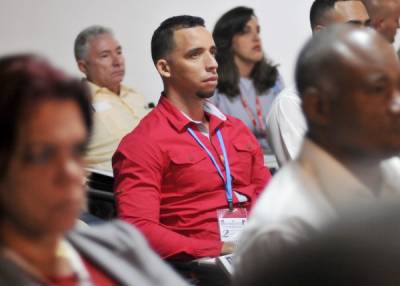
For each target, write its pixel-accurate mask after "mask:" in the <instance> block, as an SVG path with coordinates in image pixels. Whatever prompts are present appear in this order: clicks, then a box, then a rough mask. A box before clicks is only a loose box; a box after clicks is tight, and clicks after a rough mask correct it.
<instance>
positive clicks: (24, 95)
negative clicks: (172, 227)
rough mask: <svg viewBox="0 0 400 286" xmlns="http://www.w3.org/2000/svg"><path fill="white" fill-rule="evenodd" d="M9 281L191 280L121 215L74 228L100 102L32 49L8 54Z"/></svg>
mask: <svg viewBox="0 0 400 286" xmlns="http://www.w3.org/2000/svg"><path fill="white" fill-rule="evenodd" d="M0 82H1V85H0V130H1V131H2V139H1V140H0V269H1V271H0V285H184V282H182V281H181V280H180V279H179V277H177V276H176V274H175V273H173V272H172V271H171V270H170V269H169V268H168V267H167V266H166V265H164V263H163V262H162V261H161V260H160V259H159V258H158V257H157V256H156V255H155V254H153V252H152V251H151V250H150V249H149V248H148V246H147V244H146V243H145V241H144V240H143V238H142V237H141V236H140V235H139V234H138V233H137V232H136V231H135V230H134V229H132V228H131V227H130V226H128V225H125V224H123V223H121V222H117V223H111V224H104V225H101V226H99V227H95V228H87V229H84V230H73V231H70V230H71V229H72V228H73V227H74V225H75V223H76V220H77V217H78V215H79V213H80V210H81V208H82V206H83V204H84V202H85V191H84V187H83V181H84V168H83V163H82V162H83V155H84V151H85V147H86V145H87V142H88V138H89V134H90V131H91V129H92V117H91V104H90V102H89V96H88V94H87V92H86V89H85V88H84V87H83V86H82V84H81V82H80V81H77V80H74V79H71V78H69V77H67V76H66V75H65V74H63V73H62V72H60V71H59V70H56V69H55V68H53V67H52V66H51V65H50V64H48V63H47V62H45V61H44V60H43V59H40V58H37V57H34V56H31V55H19V56H9V57H5V58H1V59H0Z"/></svg>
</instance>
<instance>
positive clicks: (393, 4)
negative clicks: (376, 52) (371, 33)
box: [363, 0, 400, 43]
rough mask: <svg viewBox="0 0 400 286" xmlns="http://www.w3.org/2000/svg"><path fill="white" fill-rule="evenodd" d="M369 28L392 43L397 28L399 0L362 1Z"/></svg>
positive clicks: (399, 13) (399, 14)
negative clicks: (369, 21) (368, 17)
mask: <svg viewBox="0 0 400 286" xmlns="http://www.w3.org/2000/svg"><path fill="white" fill-rule="evenodd" d="M363 3H364V5H365V7H366V8H367V11H368V14H369V16H370V18H371V26H372V27H373V28H374V29H376V30H377V31H378V32H379V33H381V34H382V35H383V36H384V37H385V38H386V39H387V40H388V41H389V42H391V43H393V42H394V40H395V36H396V32H397V29H398V27H399V16H400V1H399V0H363Z"/></svg>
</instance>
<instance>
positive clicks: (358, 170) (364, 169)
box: [311, 138, 384, 192]
mask: <svg viewBox="0 0 400 286" xmlns="http://www.w3.org/2000/svg"><path fill="white" fill-rule="evenodd" d="M311 139H312V138H311ZM312 140H313V139H312ZM313 141H314V142H315V143H317V144H318V145H319V146H320V147H322V148H323V149H324V150H325V151H327V152H328V153H329V154H330V155H331V156H332V157H334V158H335V159H336V160H337V161H339V162H340V163H341V164H342V165H343V166H344V167H346V169H347V170H349V171H350V173H352V174H353V175H354V176H355V177H356V178H357V179H358V180H359V181H360V182H362V183H363V184H364V185H365V186H367V187H368V188H369V189H371V190H372V191H375V192H378V191H379V190H380V188H381V187H382V185H383V178H382V171H381V168H380V163H381V162H382V160H384V158H382V157H373V156H370V155H366V154H361V153H359V152H357V151H354V150H343V149H342V148H339V147H335V146H332V144H331V143H330V142H325V141H323V140H313Z"/></svg>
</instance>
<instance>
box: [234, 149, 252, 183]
mask: <svg viewBox="0 0 400 286" xmlns="http://www.w3.org/2000/svg"><path fill="white" fill-rule="evenodd" d="M233 148H234V150H235V157H234V158H235V159H234V161H233V162H231V165H232V166H231V168H232V176H233V178H234V179H235V181H236V183H240V184H244V185H248V184H250V183H251V175H252V169H253V163H254V162H253V160H254V159H253V158H254V154H255V152H256V146H255V145H254V144H252V143H248V142H243V141H236V142H234V143H233Z"/></svg>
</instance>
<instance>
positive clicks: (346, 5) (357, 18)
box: [328, 1, 370, 26]
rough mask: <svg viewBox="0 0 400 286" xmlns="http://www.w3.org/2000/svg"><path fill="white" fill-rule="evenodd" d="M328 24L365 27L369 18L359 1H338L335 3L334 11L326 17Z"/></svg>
mask: <svg viewBox="0 0 400 286" xmlns="http://www.w3.org/2000/svg"><path fill="white" fill-rule="evenodd" d="M328 18H329V21H328V22H329V24H339V23H353V24H356V25H361V26H366V25H368V24H369V20H370V19H369V16H368V13H367V10H366V8H365V6H364V4H363V3H362V2H361V1H339V2H336V3H335V7H334V10H333V11H332V12H331V13H330V15H329V16H328Z"/></svg>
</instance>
